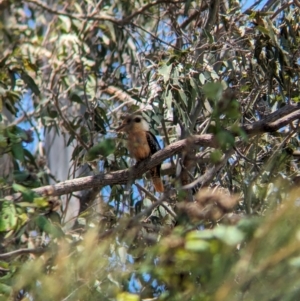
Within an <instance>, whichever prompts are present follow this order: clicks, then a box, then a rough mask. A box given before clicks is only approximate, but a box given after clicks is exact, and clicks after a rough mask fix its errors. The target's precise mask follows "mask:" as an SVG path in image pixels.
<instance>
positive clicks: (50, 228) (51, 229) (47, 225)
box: [35, 215, 65, 237]
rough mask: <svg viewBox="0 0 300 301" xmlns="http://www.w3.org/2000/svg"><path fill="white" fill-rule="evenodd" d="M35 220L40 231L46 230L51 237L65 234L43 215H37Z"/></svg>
mask: <svg viewBox="0 0 300 301" xmlns="http://www.w3.org/2000/svg"><path fill="white" fill-rule="evenodd" d="M35 222H36V224H37V226H38V227H39V228H40V230H41V231H43V232H46V233H48V234H50V235H52V236H53V237H63V236H64V235H65V234H64V232H63V231H62V229H61V228H60V227H59V226H58V225H56V224H52V223H51V222H50V221H49V220H48V219H47V218H46V217H45V216H41V215H40V216H38V217H37V218H36V219H35Z"/></svg>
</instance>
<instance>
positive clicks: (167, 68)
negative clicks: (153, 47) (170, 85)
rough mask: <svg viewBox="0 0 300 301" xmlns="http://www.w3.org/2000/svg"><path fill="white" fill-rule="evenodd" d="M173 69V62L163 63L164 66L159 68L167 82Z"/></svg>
mask: <svg viewBox="0 0 300 301" xmlns="http://www.w3.org/2000/svg"><path fill="white" fill-rule="evenodd" d="M171 70H172V64H170V65H167V64H166V63H163V64H162V66H161V67H160V68H158V73H159V74H161V75H162V76H163V78H164V82H165V83H166V82H167V81H169V79H170V73H171Z"/></svg>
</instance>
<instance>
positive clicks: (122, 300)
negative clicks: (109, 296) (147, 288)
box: [117, 292, 140, 301]
mask: <svg viewBox="0 0 300 301" xmlns="http://www.w3.org/2000/svg"><path fill="white" fill-rule="evenodd" d="M139 300H140V297H139V296H138V295H134V294H130V293H125V292H124V293H120V294H118V295H117V301H139Z"/></svg>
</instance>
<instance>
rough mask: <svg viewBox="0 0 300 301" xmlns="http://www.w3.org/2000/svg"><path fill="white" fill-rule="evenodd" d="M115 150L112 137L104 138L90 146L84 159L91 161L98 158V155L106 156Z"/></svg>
mask: <svg viewBox="0 0 300 301" xmlns="http://www.w3.org/2000/svg"><path fill="white" fill-rule="evenodd" d="M114 151H115V141H114V139H106V140H104V141H102V142H100V143H98V144H97V145H94V146H93V147H91V148H90V149H89V150H88V152H87V154H86V156H85V159H86V161H88V162H89V161H93V160H95V159H98V158H99V156H102V157H107V156H108V155H110V154H112V153H113V152H114Z"/></svg>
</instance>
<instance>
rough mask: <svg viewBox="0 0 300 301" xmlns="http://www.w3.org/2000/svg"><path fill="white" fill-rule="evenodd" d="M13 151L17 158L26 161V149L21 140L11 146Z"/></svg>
mask: <svg viewBox="0 0 300 301" xmlns="http://www.w3.org/2000/svg"><path fill="white" fill-rule="evenodd" d="M11 152H12V155H13V157H14V158H15V159H16V160H19V161H21V162H24V149H23V145H22V143H21V142H19V143H13V144H12V146H11Z"/></svg>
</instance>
